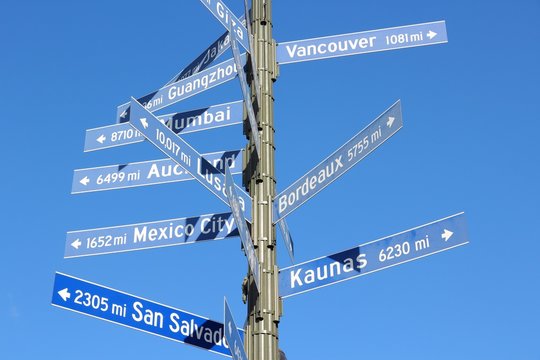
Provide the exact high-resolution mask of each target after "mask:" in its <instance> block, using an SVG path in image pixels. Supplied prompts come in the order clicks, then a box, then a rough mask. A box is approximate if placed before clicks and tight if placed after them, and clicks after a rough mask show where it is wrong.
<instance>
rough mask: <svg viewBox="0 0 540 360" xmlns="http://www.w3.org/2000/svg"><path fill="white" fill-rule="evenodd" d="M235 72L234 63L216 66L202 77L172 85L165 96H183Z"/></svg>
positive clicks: (205, 87) (170, 97)
mask: <svg viewBox="0 0 540 360" xmlns="http://www.w3.org/2000/svg"><path fill="white" fill-rule="evenodd" d="M235 72H236V65H235V64H233V63H231V64H230V65H228V66H226V67H219V66H218V67H217V68H216V69H215V70H214V71H212V72H210V73H208V74H206V75H204V76H202V77H197V78H196V79H192V80H191V81H187V82H185V83H182V84H179V85H172V86H171V87H170V88H169V91H168V94H167V96H168V98H169V100H174V99H176V98H178V97H181V96H183V95H184V94H186V95H187V94H189V93H191V92H194V91H197V90H200V89H207V88H208V87H209V86H210V85H211V84H213V83H215V82H217V81H220V80H221V79H223V78H226V77H228V76H231V75H232V74H233V73H235ZM188 79H189V78H187V79H186V80H188ZM158 105H159V104H158ZM153 106H154V105H153ZM153 106H151V107H150V108H152V107H153ZM150 108H149V107H148V105H147V106H146V109H147V110H150Z"/></svg>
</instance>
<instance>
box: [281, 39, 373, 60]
mask: <svg viewBox="0 0 540 360" xmlns="http://www.w3.org/2000/svg"><path fill="white" fill-rule="evenodd" d="M376 39H377V37H376V36H370V37H367V38H366V37H362V38H357V39H354V40H339V41H331V42H328V43H321V44H317V45H307V46H300V45H297V44H295V45H292V46H290V45H285V48H286V49H287V53H288V54H289V56H290V57H291V58H296V57H305V56H313V55H324V54H327V53H331V54H334V53H339V52H347V51H352V50H356V49H366V48H372V47H373V46H374V45H375V44H374V42H375V40H376Z"/></svg>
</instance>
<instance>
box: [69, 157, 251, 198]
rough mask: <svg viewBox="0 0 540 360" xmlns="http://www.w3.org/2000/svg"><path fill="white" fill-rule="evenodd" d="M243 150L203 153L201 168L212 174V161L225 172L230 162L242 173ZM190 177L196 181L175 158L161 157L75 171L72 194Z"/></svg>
mask: <svg viewBox="0 0 540 360" xmlns="http://www.w3.org/2000/svg"><path fill="white" fill-rule="evenodd" d="M241 153H242V150H234V151H220V152H215V153H208V154H203V155H202V157H203V158H204V159H205V160H206V161H204V162H203V161H202V159H198V160H197V161H198V164H197V167H198V168H199V169H201V170H202V171H203V172H209V173H212V171H214V170H213V169H210V168H207V165H206V164H208V163H209V164H211V165H212V166H213V167H214V168H216V169H217V170H219V171H224V170H225V163H227V164H229V166H230V167H231V169H233V170H232V171H233V173H234V174H240V173H242V164H241V160H240V159H238V157H239V155H241ZM188 180H193V176H191V174H190V173H189V172H187V171H186V170H184V168H183V167H181V166H180V165H178V164H177V163H176V162H174V161H173V160H171V159H160V160H151V161H142V162H138V163H129V164H124V165H109V166H100V167H95V168H88V169H77V170H75V171H74V173H73V183H72V186H71V193H72V194H81V193H87V192H94V191H104V190H116V189H125V188H131V187H137V186H148V185H157V184H167V183H171V182H178V181H188Z"/></svg>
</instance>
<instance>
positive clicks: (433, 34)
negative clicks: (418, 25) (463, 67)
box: [427, 30, 437, 40]
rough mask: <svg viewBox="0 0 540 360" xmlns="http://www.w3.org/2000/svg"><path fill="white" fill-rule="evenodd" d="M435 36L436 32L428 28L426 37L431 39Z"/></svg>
mask: <svg viewBox="0 0 540 360" xmlns="http://www.w3.org/2000/svg"><path fill="white" fill-rule="evenodd" d="M435 36H437V33H436V32H435V31H431V30H429V32H428V33H427V37H428V38H429V40H431V39H433V38H434V37H435Z"/></svg>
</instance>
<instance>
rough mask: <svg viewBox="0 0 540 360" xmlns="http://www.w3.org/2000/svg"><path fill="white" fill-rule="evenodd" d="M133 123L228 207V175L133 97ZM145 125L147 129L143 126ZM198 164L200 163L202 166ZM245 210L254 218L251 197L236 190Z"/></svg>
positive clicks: (247, 214)
mask: <svg viewBox="0 0 540 360" xmlns="http://www.w3.org/2000/svg"><path fill="white" fill-rule="evenodd" d="M131 112H132V114H131V115H132V119H131V121H130V124H131V125H132V126H133V127H134V128H135V129H136V130H138V131H140V132H141V133H142V134H143V135H144V136H145V137H146V138H147V139H148V140H149V141H150V142H151V143H152V144H154V145H155V146H156V147H157V148H158V149H160V150H161V151H162V152H163V153H165V154H166V155H167V156H169V157H170V158H171V159H173V160H174V161H175V162H176V163H177V164H178V165H180V166H181V167H183V168H184V169H185V170H186V171H187V172H189V173H190V174H191V175H192V176H193V177H194V178H195V180H197V181H199V182H200V183H201V184H202V185H203V186H204V187H206V188H207V189H208V190H210V191H211V192H212V193H213V194H214V195H216V196H217V197H218V198H220V199H221V200H222V201H223V202H225V203H226V204H228V200H227V195H226V194H225V175H223V173H222V172H220V171H219V170H218V169H216V168H215V167H214V166H213V165H212V164H210V163H209V162H208V161H206V160H205V159H204V158H203V157H202V155H201V154H199V153H198V152H197V151H196V150H195V149H193V148H192V147H191V146H190V145H189V144H188V143H187V142H185V141H184V140H183V139H182V138H180V137H179V136H177V135H176V134H175V133H173V132H172V131H171V129H169V128H168V127H167V126H166V125H165V124H163V123H161V122H160V121H159V120H158V119H157V118H156V117H155V116H154V115H153V114H152V113H151V112H150V111H148V110H147V109H145V108H144V107H143V106H142V105H141V104H140V103H139V102H138V101H137V100H135V99H133V98H132V102H131ZM144 123H146V124H147V127H144ZM199 164H201V165H200V166H199ZM237 193H238V200H239V203H240V206H241V207H242V210H243V211H244V213H245V214H246V216H248V217H249V218H248V220H249V219H251V197H250V196H249V194H247V193H246V192H245V191H244V190H242V189H240V188H237Z"/></svg>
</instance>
